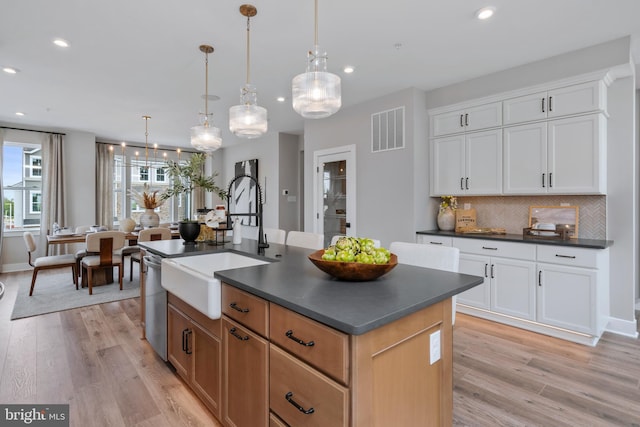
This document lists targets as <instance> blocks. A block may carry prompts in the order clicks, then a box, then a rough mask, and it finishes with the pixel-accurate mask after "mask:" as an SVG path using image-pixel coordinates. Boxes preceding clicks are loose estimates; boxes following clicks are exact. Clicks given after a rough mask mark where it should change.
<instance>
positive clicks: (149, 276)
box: [144, 254, 167, 362]
mask: <svg viewBox="0 0 640 427" xmlns="http://www.w3.org/2000/svg"><path fill="white" fill-rule="evenodd" d="M161 262H162V258H161V257H159V256H156V255H151V254H148V255H145V257H144V266H145V267H144V268H145V288H144V298H145V307H144V330H145V335H146V337H147V341H149V344H151V347H153V349H154V350H155V351H156V353H158V354H159V355H160V357H162V360H164V361H165V362H166V361H167V291H166V290H165V289H164V288H163V287H162V285H161V278H162V276H161V274H162V271H161V269H160V266H161Z"/></svg>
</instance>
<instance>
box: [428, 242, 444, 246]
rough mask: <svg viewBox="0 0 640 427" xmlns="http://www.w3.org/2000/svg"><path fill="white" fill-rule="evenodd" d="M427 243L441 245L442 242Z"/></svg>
mask: <svg viewBox="0 0 640 427" xmlns="http://www.w3.org/2000/svg"><path fill="white" fill-rule="evenodd" d="M429 243H431V244H432V245H441V244H442V242H429Z"/></svg>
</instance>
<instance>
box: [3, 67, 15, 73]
mask: <svg viewBox="0 0 640 427" xmlns="http://www.w3.org/2000/svg"><path fill="white" fill-rule="evenodd" d="M2 71H4V72H5V73H7V74H16V73H17V72H18V69H17V68H13V67H4V68H3V69H2Z"/></svg>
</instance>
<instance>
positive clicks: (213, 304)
mask: <svg viewBox="0 0 640 427" xmlns="http://www.w3.org/2000/svg"><path fill="white" fill-rule="evenodd" d="M261 264H268V262H267V261H263V260H259V259H255V258H251V257H248V256H244V255H238V254H236V253H233V252H221V253H216V254H204V255H194V256H188V257H182V258H163V259H162V270H161V271H162V279H161V284H162V287H163V288H165V289H166V290H167V291H169V292H171V293H172V294H174V295H175V296H177V297H178V298H180V299H181V300H183V301H184V302H186V303H188V304H189V305H191V306H192V307H193V308H195V309H196V310H198V311H199V312H201V313H202V314H204V315H205V316H207V317H209V318H210V319H219V318H220V316H221V313H220V280H218V279H216V278H214V277H213V273H214V272H216V271H221V270H230V269H232V268H242V267H251V266H254V265H261Z"/></svg>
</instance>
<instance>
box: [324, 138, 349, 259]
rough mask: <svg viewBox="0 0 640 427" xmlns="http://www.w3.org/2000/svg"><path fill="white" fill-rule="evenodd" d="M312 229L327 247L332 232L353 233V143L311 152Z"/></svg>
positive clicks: (334, 233) (332, 234)
mask: <svg viewBox="0 0 640 427" xmlns="http://www.w3.org/2000/svg"><path fill="white" fill-rule="evenodd" d="M314 163H315V169H316V177H315V178H316V179H315V183H316V185H315V197H314V200H315V203H314V208H315V215H314V216H315V218H314V219H315V227H314V229H315V232H316V233H320V234H324V246H325V247H328V246H329V244H330V243H331V238H332V237H333V236H335V235H347V236H356V227H355V217H356V216H355V146H347V147H339V148H335V149H330V150H322V151H317V152H315V153H314Z"/></svg>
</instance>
